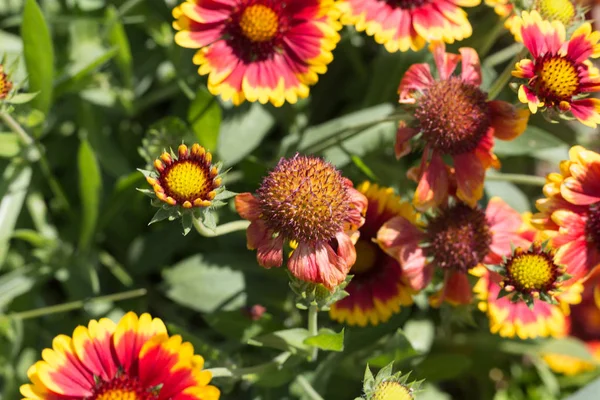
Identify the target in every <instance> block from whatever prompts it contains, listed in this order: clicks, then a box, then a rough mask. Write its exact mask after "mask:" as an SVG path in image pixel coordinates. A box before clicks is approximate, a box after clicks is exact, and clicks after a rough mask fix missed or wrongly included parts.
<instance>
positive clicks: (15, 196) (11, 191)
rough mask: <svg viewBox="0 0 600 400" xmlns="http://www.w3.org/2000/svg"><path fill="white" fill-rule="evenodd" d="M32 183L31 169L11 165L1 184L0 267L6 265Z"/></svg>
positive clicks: (6, 170)
mask: <svg viewBox="0 0 600 400" xmlns="http://www.w3.org/2000/svg"><path fill="white" fill-rule="evenodd" d="M30 182H31V167H29V166H28V165H17V164H15V163H13V164H10V165H9V166H8V167H7V168H6V169H5V170H4V173H3V175H2V182H1V183H0V196H1V197H0V198H1V200H0V266H2V265H3V264H4V261H5V259H6V255H7V253H8V249H9V240H10V238H11V236H12V233H13V230H14V229H15V224H16V223H17V218H18V217H19V214H20V213H21V208H22V207H23V202H24V201H25V195H26V193H27V189H28V188H29V184H30Z"/></svg>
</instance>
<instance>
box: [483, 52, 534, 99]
mask: <svg viewBox="0 0 600 400" xmlns="http://www.w3.org/2000/svg"><path fill="white" fill-rule="evenodd" d="M526 54H527V49H526V48H525V47H523V48H522V49H521V51H519V52H518V53H517V54H516V55H515V57H514V58H513V59H512V61H510V62H509V63H508V64H507V65H506V67H505V68H504V71H502V73H501V74H500V76H499V77H498V78H496V80H495V81H494V84H493V85H492V87H490V90H489V91H488V99H489V100H494V99H495V98H496V97H498V95H499V94H500V92H502V89H504V86H506V84H507V83H508V82H509V81H510V78H511V77H512V71H513V70H514V68H515V63H517V62H518V61H519V60H521V59H522V58H523V57H525V55H526Z"/></svg>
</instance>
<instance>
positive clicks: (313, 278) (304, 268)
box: [288, 242, 349, 290]
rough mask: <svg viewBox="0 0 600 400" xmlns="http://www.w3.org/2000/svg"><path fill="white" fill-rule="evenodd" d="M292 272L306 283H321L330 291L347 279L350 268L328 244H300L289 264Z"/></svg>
mask: <svg viewBox="0 0 600 400" xmlns="http://www.w3.org/2000/svg"><path fill="white" fill-rule="evenodd" d="M288 268H289V270H290V272H291V273H292V274H293V275H294V276H295V277H296V278H298V279H300V280H303V281H305V282H313V283H320V284H322V285H323V286H325V287H326V288H327V289H329V290H333V289H334V288H335V287H336V286H337V285H339V284H340V283H342V282H343V281H344V280H345V279H346V275H347V273H348V269H349V267H348V266H347V265H346V263H345V262H344V260H343V259H342V258H341V257H339V256H338V255H337V254H336V253H335V252H334V251H333V249H332V248H331V246H330V245H329V244H327V243H320V242H319V243H316V244H314V245H313V244H307V243H300V244H299V245H298V248H296V250H294V253H293V254H292V256H291V257H290V260H289V262H288Z"/></svg>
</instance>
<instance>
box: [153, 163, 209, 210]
mask: <svg viewBox="0 0 600 400" xmlns="http://www.w3.org/2000/svg"><path fill="white" fill-rule="evenodd" d="M206 172H207V171H205V170H204V169H203V168H202V166H201V165H198V164H197V163H195V162H193V161H188V160H186V161H182V162H177V163H175V164H174V165H173V166H172V167H171V169H169V170H168V172H167V173H166V175H165V178H164V179H165V183H166V185H167V188H168V190H169V192H170V194H171V196H172V197H174V198H180V199H185V200H188V201H190V202H193V201H194V200H195V199H199V198H202V197H203V196H205V195H206V189H210V186H209V185H208V184H207V183H208V180H209V178H208V176H207V173H206Z"/></svg>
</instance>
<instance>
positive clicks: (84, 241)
mask: <svg viewBox="0 0 600 400" xmlns="http://www.w3.org/2000/svg"><path fill="white" fill-rule="evenodd" d="M77 159H78V166H79V196H80V200H81V212H82V215H81V229H80V233H79V248H80V250H81V251H86V250H89V247H90V244H91V241H92V238H93V236H94V232H95V230H96V223H97V221H98V213H99V208H100V194H101V192H102V176H101V174H100V167H99V166H98V160H96V155H95V154H94V150H93V149H92V146H90V143H89V142H88V141H87V140H82V141H81V144H80V146H79V153H78V155H77Z"/></svg>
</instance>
